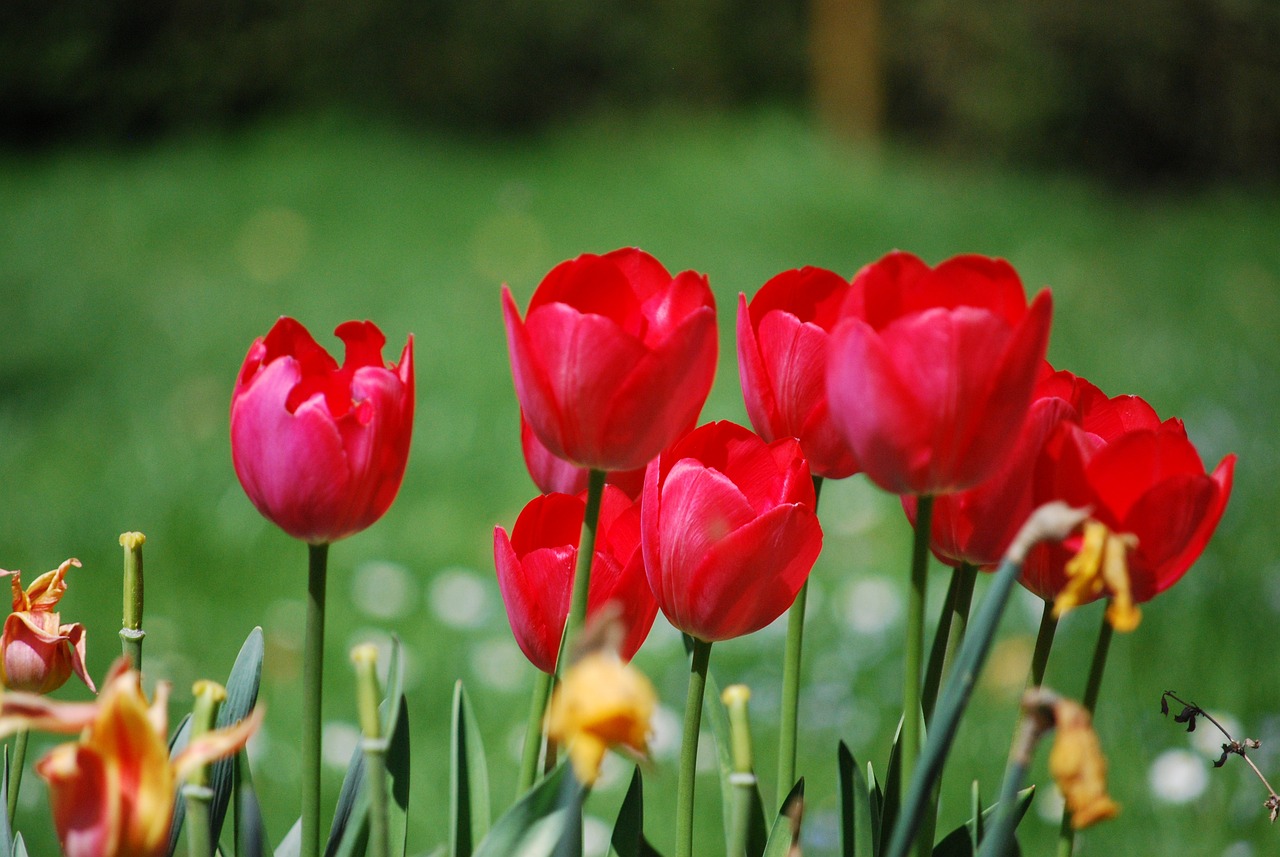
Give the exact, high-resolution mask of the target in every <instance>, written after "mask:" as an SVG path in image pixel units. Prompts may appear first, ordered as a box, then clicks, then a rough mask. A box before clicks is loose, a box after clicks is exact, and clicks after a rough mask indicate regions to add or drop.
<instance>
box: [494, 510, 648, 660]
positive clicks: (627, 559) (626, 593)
mask: <svg viewBox="0 0 1280 857" xmlns="http://www.w3.org/2000/svg"><path fill="white" fill-rule="evenodd" d="M585 510H586V501H585V500H584V498H583V497H581V496H573V495H569V494H545V495H543V496H540V497H535V498H534V499H533V500H532V501H530V503H529V505H527V506H525V507H524V511H522V512H521V513H520V516H519V517H518V518H516V524H515V526H514V527H512V528H511V536H510V537H509V538H508V536H507V533H506V531H505V530H503V529H502V527H494V529H493V562H494V565H495V566H496V568H497V571H498V588H499V589H501V590H502V600H503V602H504V603H505V604H506V607H507V619H508V620H509V621H510V622H511V631H512V633H514V634H515V638H516V642H517V643H519V644H520V650H521V651H523V652H524V653H525V657H527V658H528V659H529V661H530V663H532V664H533V665H534V666H535V667H537V668H538V669H540V670H542V671H543V672H546V673H550V672H553V671H554V670H555V667H556V654H557V653H558V651H559V649H560V636H561V635H562V634H563V633H564V623H565V618H566V617H567V616H568V615H569V600H570V596H571V594H572V590H573V575H574V569H575V567H576V565H577V562H578V543H579V540H580V538H581V533H582V518H583V514H584V512H585ZM610 603H613V604H615V605H617V608H618V609H619V611H620V615H619V617H618V618H619V620H620V622H621V624H622V627H623V628H624V629H625V631H626V636H625V638H624V639H623V641H622V645H621V647H620V650H621V655H622V657H623V658H624V659H625V660H630V659H631V656H632V655H634V654H635V653H636V650H637V649H639V648H640V644H641V643H643V642H644V639H645V637H647V636H648V635H649V629H650V628H651V627H652V626H653V619H654V617H655V616H656V615H657V613H658V606H657V604H655V603H654V600H653V594H652V593H651V592H650V591H649V583H648V581H647V580H646V579H645V576H644V562H643V556H642V554H641V552H640V508H639V503H638V501H633V500H632V499H631V498H629V497H627V495H626V494H625V493H623V491H621V490H620V489H618V488H616V487H614V486H612V485H606V486H605V488H604V495H603V496H602V497H601V501H600V520H599V523H598V525H597V527H596V550H595V558H594V560H593V562H592V566H591V581H590V589H589V590H588V593H587V616H588V618H590V617H591V616H593V615H595V614H596V613H597V612H598V611H599V610H600V609H601V608H603V607H604V606H605V605H607V604H610Z"/></svg>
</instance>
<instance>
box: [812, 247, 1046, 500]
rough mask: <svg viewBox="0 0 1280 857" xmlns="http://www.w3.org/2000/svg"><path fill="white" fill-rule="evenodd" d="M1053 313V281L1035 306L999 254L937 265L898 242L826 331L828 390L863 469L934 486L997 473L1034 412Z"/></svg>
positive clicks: (886, 482) (930, 489)
mask: <svg viewBox="0 0 1280 857" xmlns="http://www.w3.org/2000/svg"><path fill="white" fill-rule="evenodd" d="M1051 314H1052V299H1051V297H1050V294H1049V292H1048V290H1045V291H1043V292H1041V293H1040V294H1039V295H1038V296H1037V297H1036V299H1035V300H1034V301H1033V302H1032V303H1031V305H1030V306H1028V305H1027V300H1026V295H1025V293H1024V291H1023V287H1022V281H1021V280H1020V279H1019V278H1018V275H1017V272H1015V271H1014V269H1013V268H1012V267H1011V266H1010V265H1009V264H1008V263H1007V262H1005V261H1003V260H1000V259H988V258H986V257H982V256H956V257H955V258H952V259H949V260H947V261H945V262H943V263H942V264H940V265H938V266H937V267H936V268H930V267H929V266H928V265H926V264H925V263H924V262H922V261H920V260H919V259H918V258H916V257H915V256H913V255H911V254H910V253H902V252H895V253H890V254H889V255H887V256H885V257H884V258H883V259H881V260H880V261H878V262H875V263H873V264H871V265H868V266H867V267H865V268H863V269H862V270H861V271H860V272H859V273H858V275H857V276H856V277H854V281H853V289H852V293H851V295H850V297H849V300H848V301H847V302H846V304H845V307H844V313H843V318H842V320H841V321H840V323H839V324H838V325H837V326H836V328H835V330H834V331H833V332H832V334H831V343H830V351H829V355H828V363H827V396H828V401H829V403H830V407H831V415H832V419H833V420H834V421H835V424H836V426H837V428H838V429H839V430H840V432H841V433H842V434H843V436H844V438H845V440H846V441H847V442H848V444H849V446H850V447H851V448H852V450H853V452H854V454H855V455H856V456H857V459H858V462H859V464H860V465H861V467H862V469H863V471H864V472H865V473H866V474H867V476H868V477H869V478H870V479H871V480H872V481H873V482H875V483H876V484H877V485H879V486H880V487H881V488H883V489H885V490H886V491H891V492H893V493H895V494H927V495H937V494H947V493H951V492H954V491H961V490H964V489H966V488H971V487H973V486H974V485H977V484H978V483H979V482H981V481H982V480H983V479H985V478H986V477H988V476H990V475H991V474H993V473H994V472H995V471H996V470H997V469H998V468H999V466H1000V463H1001V461H1002V460H1004V458H1005V457H1006V450H1007V446H1008V439H1009V438H1010V437H1015V436H1017V434H1018V431H1019V430H1020V429H1021V427H1022V424H1023V422H1024V421H1025V420H1026V418H1027V412H1028V409H1029V407H1030V405H1031V393H1032V387H1033V386H1034V384H1035V381H1036V377H1037V374H1038V371H1039V369H1040V364H1041V363H1042V361H1043V360H1044V355H1045V348H1046V346H1047V344H1048V340H1049V321H1050V316H1051Z"/></svg>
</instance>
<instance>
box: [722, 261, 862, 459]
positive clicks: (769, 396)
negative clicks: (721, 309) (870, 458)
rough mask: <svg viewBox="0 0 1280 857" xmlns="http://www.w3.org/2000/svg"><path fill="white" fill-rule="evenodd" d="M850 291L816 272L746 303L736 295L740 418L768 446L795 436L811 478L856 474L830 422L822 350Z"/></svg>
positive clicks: (790, 274) (784, 279)
mask: <svg viewBox="0 0 1280 857" xmlns="http://www.w3.org/2000/svg"><path fill="white" fill-rule="evenodd" d="M850 289H851V286H850V284H849V283H848V281H846V280H845V279H843V278H842V277H841V276H840V275H839V274H835V273H832V272H831V271H827V270H823V269H822V268H812V267H809V268H800V269H798V270H793V271H784V272H783V273H781V274H779V275H778V276H776V277H774V278H773V279H771V280H769V281H768V282H767V283H765V284H764V285H763V286H761V287H760V291H758V292H756V294H755V297H753V298H752V299H751V303H750V304H748V303H747V298H746V295H739V296H738V374H739V377H740V379H741V381H742V395H743V398H744V399H745V401H746V405H747V416H749V417H750V418H751V425H752V426H753V427H754V428H755V430H756V433H757V434H759V435H760V436H761V437H762V438H764V439H765V440H767V441H774V440H778V439H779V438H783V437H795V438H798V439H799V441H800V448H801V449H803V450H804V454H805V457H806V458H807V459H808V460H809V468H810V469H811V470H812V471H813V473H814V474H816V475H818V476H823V477H827V478H830V479H841V478H843V477H845V476H849V475H851V474H853V473H856V472H857V470H858V462H857V459H856V458H855V457H854V455H853V451H852V450H851V449H850V448H849V445H848V444H847V443H846V442H845V440H844V438H843V437H841V435H840V433H839V432H838V431H837V430H836V427H835V425H834V423H832V421H831V412H830V408H829V407H828V405H827V381H826V379H827V348H828V341H829V339H830V334H831V330H832V328H834V327H835V325H836V322H838V321H839V320H840V308H841V306H842V305H843V304H844V301H845V300H846V299H847V298H848V296H849V292H850Z"/></svg>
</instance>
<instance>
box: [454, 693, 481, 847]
mask: <svg viewBox="0 0 1280 857" xmlns="http://www.w3.org/2000/svg"><path fill="white" fill-rule="evenodd" d="M489 818H490V816H489V773H488V767H487V765H486V763H485V756H484V744H483V743H482V742H481V740H480V729H479V727H478V726H477V725H476V716H475V712H473V711H472V709H471V701H470V700H469V699H467V691H466V690H465V689H464V688H463V686H462V682H461V681H459V682H458V683H457V684H455V685H454V686H453V724H452V727H451V729H450V732H449V854H450V855H451V857H471V852H472V850H473V849H474V847H475V843H477V842H479V841H480V840H482V839H483V838H484V835H485V834H486V833H487V832H488V831H489Z"/></svg>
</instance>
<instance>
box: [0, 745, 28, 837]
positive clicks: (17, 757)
mask: <svg viewBox="0 0 1280 857" xmlns="http://www.w3.org/2000/svg"><path fill="white" fill-rule="evenodd" d="M29 737H31V731H30V730H28V729H21V730H19V731H18V733H17V734H16V735H14V736H13V763H12V765H11V766H10V768H9V794H8V795H6V800H7V801H8V807H9V824H11V825H12V824H13V817H14V813H16V812H17V811H18V789H20V788H21V787H22V766H23V765H24V764H26V760H27V739H28V738H29Z"/></svg>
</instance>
